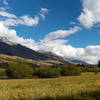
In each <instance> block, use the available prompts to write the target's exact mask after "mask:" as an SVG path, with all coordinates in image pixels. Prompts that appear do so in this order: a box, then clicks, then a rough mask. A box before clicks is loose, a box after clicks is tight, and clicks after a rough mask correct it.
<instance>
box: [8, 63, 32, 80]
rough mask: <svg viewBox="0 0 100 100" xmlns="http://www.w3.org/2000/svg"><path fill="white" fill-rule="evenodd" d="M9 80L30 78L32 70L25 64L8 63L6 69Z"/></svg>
mask: <svg viewBox="0 0 100 100" xmlns="http://www.w3.org/2000/svg"><path fill="white" fill-rule="evenodd" d="M6 72H7V75H8V77H9V78H31V77H32V76H33V73H34V71H33V68H32V67H31V66H30V65H29V64H25V63H9V64H8V68H7V71H6Z"/></svg>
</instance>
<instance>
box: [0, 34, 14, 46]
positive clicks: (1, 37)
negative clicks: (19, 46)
mask: <svg viewBox="0 0 100 100" xmlns="http://www.w3.org/2000/svg"><path fill="white" fill-rule="evenodd" d="M0 42H4V43H6V44H8V45H16V43H15V42H11V41H9V40H8V39H7V37H4V36H0Z"/></svg>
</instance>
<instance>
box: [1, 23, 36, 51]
mask: <svg viewBox="0 0 100 100" xmlns="http://www.w3.org/2000/svg"><path fill="white" fill-rule="evenodd" d="M0 36H2V37H7V38H8V39H9V40H10V41H13V42H16V43H19V44H21V45H23V46H26V47H28V48H31V49H34V50H37V46H38V45H37V43H35V41H34V40H33V39H24V38H22V37H19V36H18V35H17V33H16V31H15V30H13V29H8V27H6V26H5V25H4V24H3V23H2V22H0Z"/></svg>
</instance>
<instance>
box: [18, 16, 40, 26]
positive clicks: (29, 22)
mask: <svg viewBox="0 0 100 100" xmlns="http://www.w3.org/2000/svg"><path fill="white" fill-rule="evenodd" d="M21 19H22V20H20V21H19V24H23V25H27V26H34V25H37V24H38V23H39V17H38V16H35V18H32V17H29V16H27V15H25V16H22V17H21Z"/></svg>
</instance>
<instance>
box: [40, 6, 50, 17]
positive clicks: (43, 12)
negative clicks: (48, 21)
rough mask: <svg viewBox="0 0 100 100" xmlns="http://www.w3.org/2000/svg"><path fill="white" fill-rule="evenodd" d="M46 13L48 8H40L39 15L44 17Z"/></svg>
mask: <svg viewBox="0 0 100 100" xmlns="http://www.w3.org/2000/svg"><path fill="white" fill-rule="evenodd" d="M47 13H48V9H47V8H41V10H40V16H41V17H42V18H43V19H45V15H46V14H47Z"/></svg>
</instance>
